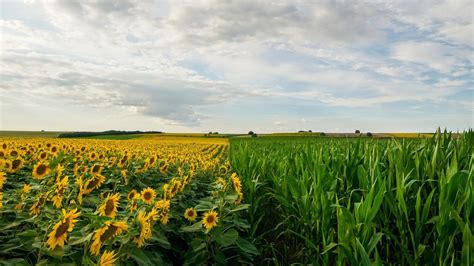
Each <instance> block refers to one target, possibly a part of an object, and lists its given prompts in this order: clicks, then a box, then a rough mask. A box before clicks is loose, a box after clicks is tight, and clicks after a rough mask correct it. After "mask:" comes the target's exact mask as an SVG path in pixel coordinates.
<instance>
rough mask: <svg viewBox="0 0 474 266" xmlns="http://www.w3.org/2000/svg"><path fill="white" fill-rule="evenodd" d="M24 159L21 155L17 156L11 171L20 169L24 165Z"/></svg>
mask: <svg viewBox="0 0 474 266" xmlns="http://www.w3.org/2000/svg"><path fill="white" fill-rule="evenodd" d="M23 163H24V161H23V159H22V158H21V157H18V158H16V159H15V160H13V161H12V168H11V169H10V173H15V172H17V171H18V170H20V169H21V167H22V166H23Z"/></svg>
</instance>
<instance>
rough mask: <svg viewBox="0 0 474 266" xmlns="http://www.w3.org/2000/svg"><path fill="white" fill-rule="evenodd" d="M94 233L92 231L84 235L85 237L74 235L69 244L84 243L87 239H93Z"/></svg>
mask: <svg viewBox="0 0 474 266" xmlns="http://www.w3.org/2000/svg"><path fill="white" fill-rule="evenodd" d="M93 234H94V233H93V232H92V233H90V234H88V235H86V236H83V237H74V236H71V238H70V239H69V241H70V242H69V245H71V246H74V245H79V244H82V243H84V242H86V241H89V240H90V239H91V237H92V235H93Z"/></svg>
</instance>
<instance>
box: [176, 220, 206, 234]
mask: <svg viewBox="0 0 474 266" xmlns="http://www.w3.org/2000/svg"><path fill="white" fill-rule="evenodd" d="M201 228H202V223H201V221H199V222H197V223H194V224H193V225H189V226H185V227H181V232H188V233H190V232H197V231H199V230H201Z"/></svg>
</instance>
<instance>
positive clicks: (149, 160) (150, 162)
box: [148, 156, 156, 166]
mask: <svg viewBox="0 0 474 266" xmlns="http://www.w3.org/2000/svg"><path fill="white" fill-rule="evenodd" d="M155 162H156V156H151V157H150V158H149V159H148V164H149V165H150V166H152V165H153V164H154V163H155Z"/></svg>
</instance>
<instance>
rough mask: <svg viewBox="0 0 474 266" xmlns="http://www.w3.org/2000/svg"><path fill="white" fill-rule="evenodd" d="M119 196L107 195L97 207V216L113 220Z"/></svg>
mask: <svg viewBox="0 0 474 266" xmlns="http://www.w3.org/2000/svg"><path fill="white" fill-rule="evenodd" d="M119 200H120V194H119V193H115V194H113V195H111V194H108V195H107V198H106V199H105V201H104V203H103V204H102V205H101V206H100V207H99V215H101V216H107V217H110V218H114V217H115V216H116V215H117V207H118V205H119Z"/></svg>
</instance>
